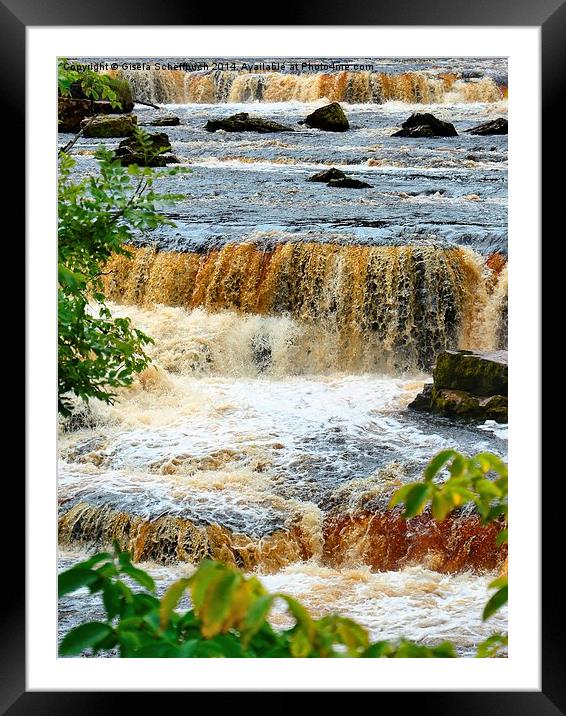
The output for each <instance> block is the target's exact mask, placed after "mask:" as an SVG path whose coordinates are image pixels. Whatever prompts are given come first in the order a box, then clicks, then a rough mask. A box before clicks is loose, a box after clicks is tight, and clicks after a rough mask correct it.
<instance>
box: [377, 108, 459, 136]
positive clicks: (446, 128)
mask: <svg viewBox="0 0 566 716" xmlns="http://www.w3.org/2000/svg"><path fill="white" fill-rule="evenodd" d="M401 127H402V129H400V130H399V131H398V132H394V133H393V134H392V135H391V136H392V137H457V136H458V132H457V131H456V130H455V129H454V125H453V124H450V122H443V121H442V120H441V119H438V118H437V117H435V116H434V115H433V114H430V113H428V112H425V113H422V114H421V113H419V112H416V113H415V114H412V115H411V116H410V117H409V119H407V120H406V121H405V122H403V124H402V125H401Z"/></svg>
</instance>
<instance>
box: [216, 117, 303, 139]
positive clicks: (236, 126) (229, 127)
mask: <svg viewBox="0 0 566 716" xmlns="http://www.w3.org/2000/svg"><path fill="white" fill-rule="evenodd" d="M204 128H205V129H206V131H207V132H217V131H218V130H219V129H223V130H224V131H225V132H259V133H261V134H268V133H270V132H294V131H295V130H294V129H293V127H287V126H286V125H285V124H279V122H272V121H271V120H270V119H262V118H261V117H250V115H249V114H248V113H247V112H240V113H239V114H233V115H232V116H231V117H226V118H225V119H209V120H208V122H207V123H206V124H205V125H204Z"/></svg>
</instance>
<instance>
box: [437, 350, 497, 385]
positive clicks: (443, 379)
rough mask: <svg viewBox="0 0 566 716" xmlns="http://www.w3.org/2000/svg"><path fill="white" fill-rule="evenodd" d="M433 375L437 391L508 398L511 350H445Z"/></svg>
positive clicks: (439, 357) (438, 359)
mask: <svg viewBox="0 0 566 716" xmlns="http://www.w3.org/2000/svg"><path fill="white" fill-rule="evenodd" d="M432 376H433V379H434V385H435V387H436V388H448V389H452V390H464V391H467V392H468V393H472V394H473V395H478V396H489V395H507V351H497V352H495V353H480V352H476V351H445V352H444V353H441V354H440V355H439V356H438V357H437V359H436V366H435V368H434V371H433V374H432Z"/></svg>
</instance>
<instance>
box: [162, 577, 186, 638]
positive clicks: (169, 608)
mask: <svg viewBox="0 0 566 716" xmlns="http://www.w3.org/2000/svg"><path fill="white" fill-rule="evenodd" d="M190 582H191V580H190V578H189V577H183V578H182V579H178V580H177V581H176V582H173V584H172V585H171V586H170V587H169V588H168V589H167V591H166V592H165V594H164V595H163V596H162V597H161V605H160V607H159V621H160V624H161V626H162V627H165V626H167V624H168V623H169V620H170V618H171V614H172V612H173V610H174V609H175V607H176V606H177V604H178V603H179V599H180V598H181V597H182V596H183V592H184V591H185V590H186V589H187V588H188V586H189V584H190Z"/></svg>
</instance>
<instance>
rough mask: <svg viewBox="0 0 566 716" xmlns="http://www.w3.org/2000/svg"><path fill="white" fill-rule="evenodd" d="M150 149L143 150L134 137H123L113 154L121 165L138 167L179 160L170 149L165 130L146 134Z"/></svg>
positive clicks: (171, 162)
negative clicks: (135, 165)
mask: <svg viewBox="0 0 566 716" xmlns="http://www.w3.org/2000/svg"><path fill="white" fill-rule="evenodd" d="M147 138H148V140H149V141H150V142H151V149H149V150H144V148H143V147H142V146H141V145H140V144H139V142H138V140H137V139H136V137H128V138H127V139H123V140H122V141H121V142H120V144H119V145H118V149H117V150H116V152H115V156H116V157H117V158H118V159H120V162H121V164H122V166H128V165H130V164H137V165H138V166H140V167H164V166H165V165H166V164H178V163H179V160H178V159H177V157H176V156H174V155H173V154H168V153H167V152H170V151H171V142H170V141H169V137H168V136H167V135H166V134H165V132H156V133H155V134H148V135H147Z"/></svg>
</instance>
